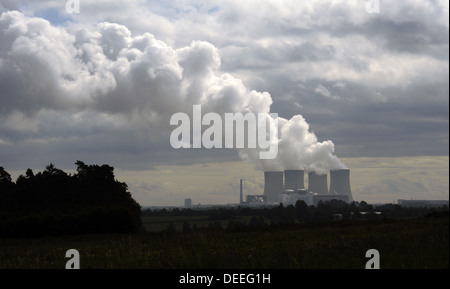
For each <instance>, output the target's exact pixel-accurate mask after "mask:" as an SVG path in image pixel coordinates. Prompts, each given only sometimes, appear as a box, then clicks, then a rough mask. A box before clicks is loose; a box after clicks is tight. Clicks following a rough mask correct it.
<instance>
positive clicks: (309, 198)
mask: <svg viewBox="0 0 450 289" xmlns="http://www.w3.org/2000/svg"><path fill="white" fill-rule="evenodd" d="M316 196H317V194H316V193H313V192H309V191H308V190H305V189H302V190H297V191H294V190H290V189H289V190H285V191H284V192H283V194H281V200H280V203H282V204H283V206H285V207H286V206H289V205H293V206H295V203H296V202H297V201H304V202H305V203H306V204H307V205H308V206H311V205H313V203H314V197H316Z"/></svg>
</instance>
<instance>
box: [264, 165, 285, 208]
mask: <svg viewBox="0 0 450 289" xmlns="http://www.w3.org/2000/svg"><path fill="white" fill-rule="evenodd" d="M282 193H283V172H276V171H269V172H264V195H265V196H266V198H267V202H278V196H279V195H281V194H282Z"/></svg>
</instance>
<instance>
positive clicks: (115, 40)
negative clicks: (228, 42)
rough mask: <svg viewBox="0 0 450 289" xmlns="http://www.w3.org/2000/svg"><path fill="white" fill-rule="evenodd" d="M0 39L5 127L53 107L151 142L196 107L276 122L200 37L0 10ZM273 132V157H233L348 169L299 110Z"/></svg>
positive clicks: (248, 152) (270, 164) (271, 165)
mask: <svg viewBox="0 0 450 289" xmlns="http://www.w3.org/2000/svg"><path fill="white" fill-rule="evenodd" d="M0 39H2V41H1V44H0V87H2V88H4V89H3V91H2V92H0V120H3V121H4V123H8V121H9V122H11V119H13V118H16V119H17V118H19V119H20V118H21V117H22V118H24V116H26V117H27V118H30V117H33V116H34V117H35V118H36V121H37V122H44V121H48V120H47V119H46V118H45V117H43V116H42V114H40V112H42V111H58V115H64V119H69V120H72V121H74V122H77V121H79V120H80V119H83V117H85V116H89V117H91V118H92V117H97V120H94V121H97V123H104V124H105V125H108V124H110V125H111V127H113V128H114V129H130V128H131V129H134V130H136V131H138V132H136V135H139V136H140V137H141V138H142V139H148V140H150V139H151V141H149V144H148V145H149V146H154V147H158V146H161V145H163V142H164V143H166V145H169V134H170V132H171V130H172V129H173V127H172V126H170V125H169V118H170V116H171V115H172V114H174V113H176V112H186V113H188V114H192V106H193V105H196V104H200V105H202V113H203V114H205V113H207V112H216V113H219V114H224V113H237V112H241V113H243V114H245V113H247V112H253V113H255V114H257V113H266V114H267V118H268V120H269V121H270V122H272V123H273V119H271V118H270V116H269V113H270V106H271V105H272V98H271V96H270V95H269V93H267V92H258V91H254V90H249V89H248V88H247V87H246V86H245V85H244V84H243V82H242V81H241V80H240V79H237V78H235V77H233V76H232V75H230V74H227V73H223V72H221V71H220V66H221V58H220V56H219V52H218V50H217V48H216V47H214V46H213V45H212V44H210V43H207V42H203V41H193V42H192V43H191V44H190V45H189V46H186V47H183V48H179V49H175V48H173V47H170V46H169V45H167V44H166V43H164V42H162V41H159V40H157V39H155V37H154V36H153V35H152V34H150V33H145V34H142V35H134V36H133V35H132V33H131V32H130V31H129V30H128V28H127V27H125V26H123V25H119V24H116V23H100V24H98V25H97V27H96V28H95V29H93V30H92V29H89V30H88V29H86V28H80V27H76V28H68V27H56V26H53V25H51V24H50V23H49V22H48V21H46V20H44V19H41V18H34V17H27V16H25V15H23V14H22V13H20V12H18V11H9V12H4V13H2V14H1V16H0ZM93 112H97V113H93ZM105 115H106V116H108V117H106V116H105ZM118 120H120V121H122V126H121V125H119V124H118V123H119V121H118ZM124 120H125V121H124ZM123 123H127V125H124V124H123ZM278 129H279V140H278V157H277V158H276V159H273V160H260V159H259V152H258V149H239V152H238V153H239V155H240V157H241V158H242V159H243V160H244V161H247V162H249V163H251V164H253V165H254V167H255V168H257V169H261V170H285V169H304V170H307V171H317V172H318V173H325V172H326V171H328V170H330V169H339V168H345V165H344V164H342V163H341V162H340V161H339V159H338V158H337V157H336V156H335V155H333V153H334V144H333V143H332V142H331V141H324V142H319V141H318V140H317V137H316V136H315V134H314V133H312V132H310V131H309V125H308V123H307V122H306V121H305V119H304V118H303V117H302V116H301V115H296V116H294V117H292V118H291V119H289V120H287V119H284V118H281V117H280V118H278ZM150 136H152V137H150ZM158 141H160V143H156V142H158Z"/></svg>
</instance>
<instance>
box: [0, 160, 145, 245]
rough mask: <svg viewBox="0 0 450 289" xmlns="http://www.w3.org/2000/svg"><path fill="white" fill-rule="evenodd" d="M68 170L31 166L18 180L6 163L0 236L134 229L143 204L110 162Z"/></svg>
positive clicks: (0, 174)
mask: <svg viewBox="0 0 450 289" xmlns="http://www.w3.org/2000/svg"><path fill="white" fill-rule="evenodd" d="M75 164H76V166H77V168H76V173H74V174H68V173H66V172H64V171H63V170H61V169H58V168H56V167H55V166H54V165H53V164H49V165H47V166H46V167H45V170H43V171H42V172H38V173H36V174H35V173H34V172H33V170H31V169H27V170H26V172H25V174H21V175H20V176H19V177H18V178H17V180H16V181H15V182H14V181H13V180H12V178H11V175H10V174H9V173H8V172H7V171H6V170H5V169H4V168H3V167H0V237H39V236H47V235H65V234H69V235H75V234H88V233H133V232H138V231H140V230H141V229H142V222H141V206H140V204H139V203H137V202H136V201H135V200H134V199H133V198H132V196H131V193H130V192H129V191H128V187H127V185H126V183H123V182H119V181H118V180H116V179H115V176H114V168H113V167H112V166H109V165H101V166H100V165H87V164H85V163H84V162H82V161H77V162H76V163H75Z"/></svg>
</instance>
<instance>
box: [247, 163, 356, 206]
mask: <svg viewBox="0 0 450 289" xmlns="http://www.w3.org/2000/svg"><path fill="white" fill-rule="evenodd" d="M327 180H328V175H327V174H318V173H316V172H309V173H308V189H305V184H304V170H285V171H284V172H283V171H265V172H264V194H263V197H264V199H265V200H266V202H267V203H277V202H280V203H283V205H295V202H297V201H298V200H303V201H305V202H306V204H307V205H317V204H318V203H319V202H320V201H329V200H333V199H334V200H342V201H344V202H346V203H350V202H352V201H353V197H352V192H351V189H350V170H349V169H336V170H330V188H329V189H328V182H327ZM283 181H284V182H283ZM283 184H284V185H283ZM241 200H242V193H241Z"/></svg>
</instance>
